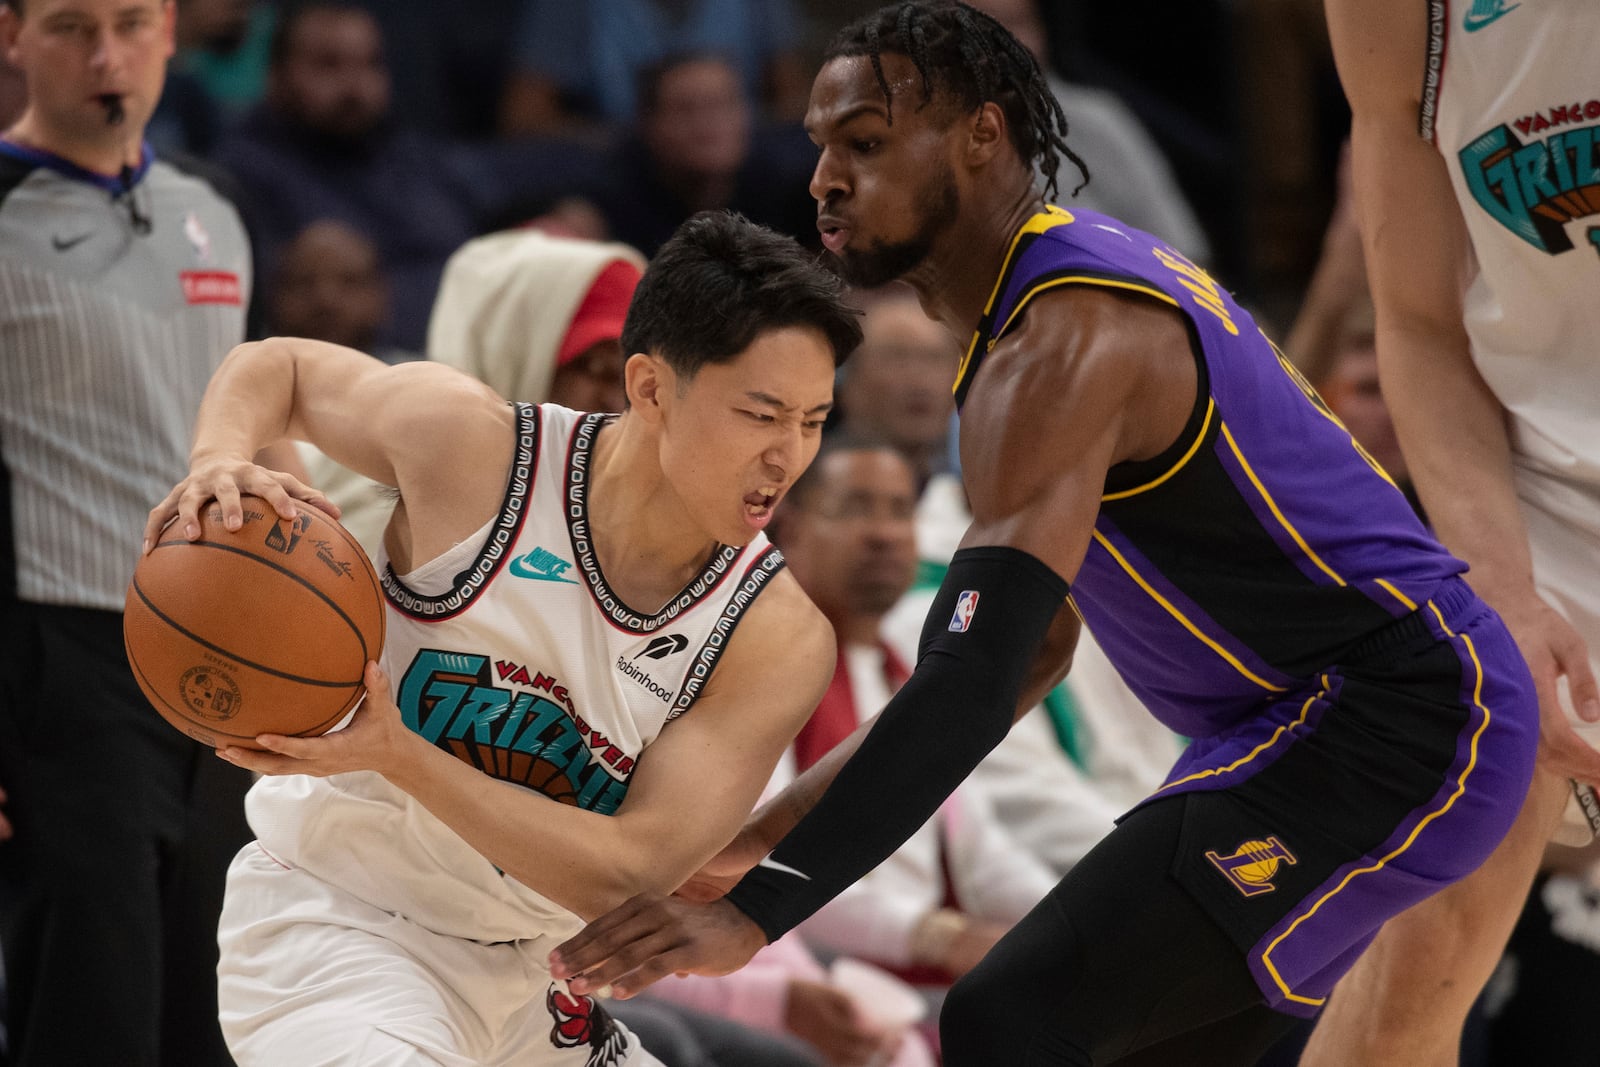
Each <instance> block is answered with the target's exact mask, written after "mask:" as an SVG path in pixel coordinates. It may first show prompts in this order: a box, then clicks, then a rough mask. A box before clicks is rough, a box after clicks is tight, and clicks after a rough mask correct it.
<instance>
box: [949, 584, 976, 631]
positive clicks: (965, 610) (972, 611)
mask: <svg viewBox="0 0 1600 1067" xmlns="http://www.w3.org/2000/svg"><path fill="white" fill-rule="evenodd" d="M977 613H978V591H977V590H976V589H968V590H965V591H964V592H963V593H962V594H961V595H960V596H959V597H957V598H956V613H955V614H954V615H952V616H950V632H951V633H953V634H964V633H966V632H967V627H969V626H971V625H972V617H973V616H974V615H976V614H977Z"/></svg>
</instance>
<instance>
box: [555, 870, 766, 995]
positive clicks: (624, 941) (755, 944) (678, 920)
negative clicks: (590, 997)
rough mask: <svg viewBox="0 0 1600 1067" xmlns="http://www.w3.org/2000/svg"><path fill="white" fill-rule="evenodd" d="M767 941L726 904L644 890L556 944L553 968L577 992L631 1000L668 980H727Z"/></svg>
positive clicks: (749, 922) (731, 906)
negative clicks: (702, 977) (706, 977)
mask: <svg viewBox="0 0 1600 1067" xmlns="http://www.w3.org/2000/svg"><path fill="white" fill-rule="evenodd" d="M766 943H767V939H766V935H765V934H763V933H762V932H761V928H760V927H759V926H757V925H756V924H755V923H753V922H751V921H750V919H749V918H748V917H746V915H745V914H744V912H742V911H740V910H739V909H738V908H736V907H734V906H733V905H732V904H729V903H728V902H727V901H725V900H716V901H712V902H711V903H709V904H691V903H690V902H688V901H686V900H683V899H681V898H678V897H668V896H663V895H662V894H660V893H651V892H646V893H640V894H639V895H637V896H635V897H632V898H630V899H629V900H627V901H625V902H623V903H622V904H620V905H618V906H617V907H615V908H613V909H611V910H610V911H609V912H607V913H606V914H604V915H602V916H600V917H599V918H598V919H596V920H594V921H593V922H591V923H590V924H589V925H588V926H586V927H584V928H583V930H582V931H581V932H580V933H578V934H577V935H575V936H573V937H571V938H569V939H568V940H566V941H564V942H562V943H561V944H560V945H557V946H556V949H555V951H554V952H552V953H550V970H551V972H552V973H553V974H554V975H555V976H556V977H557V978H565V979H567V981H568V984H569V985H570V986H571V988H572V991H573V992H574V993H580V994H582V993H587V994H594V993H595V992H596V991H598V990H602V989H604V988H606V987H608V986H609V987H610V989H611V992H612V993H613V994H614V995H615V996H618V997H622V998H624V999H626V998H627V997H631V996H632V995H633V994H635V993H637V992H639V991H640V990H641V989H643V988H645V986H648V985H650V984H651V983H652V982H654V981H656V980H657V979H658V978H664V977H665V976H667V975H669V974H707V975H723V974H729V973H731V972H733V971H736V970H738V969H739V968H740V967H743V966H744V965H745V964H746V963H749V962H750V957H752V956H754V955H755V954H756V953H757V952H758V951H759V950H760V949H761V947H762V946H764V945H765V944H766Z"/></svg>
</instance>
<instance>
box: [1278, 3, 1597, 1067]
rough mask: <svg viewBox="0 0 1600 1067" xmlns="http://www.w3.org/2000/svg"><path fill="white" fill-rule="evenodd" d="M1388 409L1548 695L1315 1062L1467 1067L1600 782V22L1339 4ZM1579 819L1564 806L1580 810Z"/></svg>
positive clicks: (1327, 1018)
mask: <svg viewBox="0 0 1600 1067" xmlns="http://www.w3.org/2000/svg"><path fill="white" fill-rule="evenodd" d="M1328 17H1329V23H1330V27H1331V30H1332V35H1333V43H1334V51H1335V55H1336V58H1337V60H1338V64H1339V71H1340V74H1341V76H1342V78H1343V81H1344V85H1345V92H1346V93H1347V94H1348V96H1349V98H1350V103H1351V106H1352V108H1353V110H1354V113H1355V125H1354V132H1353V141H1354V164H1355V189H1356V197H1357V203H1358V209H1359V212H1360V219H1361V227H1362V234H1363V241H1364V244H1365V246H1366V256H1367V264H1368V271H1369V275H1370V279H1371V282H1372V288H1373V293H1374V297H1375V300H1376V303H1377V310H1378V356H1379V361H1380V365H1381V368H1382V375H1383V380H1384V390H1383V391H1384V395H1385V396H1386V397H1387V398H1388V400H1389V404H1390V406H1391V408H1392V409H1393V412H1394V419H1395V424H1396V427H1397V429H1398V430H1399V433H1400V438H1401V444H1402V446H1403V447H1404V450H1405V453H1406V460H1407V463H1408V465H1409V467H1410V469H1411V472H1412V476H1413V477H1414V478H1415V480H1416V485H1417V488H1418V490H1419V491H1420V493H1421V496H1422V502H1423V504H1424V505H1425V506H1426V507H1427V510H1428V515H1429V516H1430V517H1431V518H1432V520H1433V522H1434V524H1435V526H1436V527H1437V530H1438V533H1439V535H1440V536H1441V538H1442V539H1443V541H1444V543H1445V544H1446V545H1447V546H1448V547H1449V548H1450V549H1451V550H1452V551H1453V552H1455V554H1456V555H1458V556H1460V557H1461V558H1462V559H1465V560H1466V561H1467V562H1468V563H1469V564H1470V565H1471V567H1472V573H1471V579H1472V584H1473V587H1474V588H1476V589H1477V590H1478V591H1479V592H1480V594H1481V595H1482V596H1483V598H1484V599H1485V600H1487V601H1488V602H1489V604H1490V605H1491V606H1493V607H1494V608H1495V609H1496V610H1498V611H1499V613H1500V614H1501V615H1502V616H1503V617H1504V618H1505V620H1506V622H1507V623H1508V624H1509V625H1510V627H1511V630H1512V633H1513V634H1514V635H1515V636H1516V637H1517V641H1518V644H1519V645H1520V647H1521V649H1522V652H1523V654H1524V655H1525V656H1526V657H1527V660H1528V664H1529V666H1530V667H1531V668H1532V669H1533V676H1534V679H1535V681H1536V683H1537V685H1538V689H1539V697H1540V712H1541V719H1542V720H1543V721H1542V731H1541V732H1542V746H1541V749H1542V760H1541V771H1540V773H1539V774H1537V775H1536V777H1535V779H1534V783H1533V787H1532V789H1531V790H1530V792H1529V795H1528V799H1527V802H1526V804H1525V806H1524V808H1523V811H1522V815H1521V818H1520V819H1519V822H1518V824H1517V825H1516V826H1515V827H1514V828H1513V829H1512V831H1511V833H1510V834H1509V835H1508V836H1507V837H1506V839H1505V842H1504V843H1503V844H1502V845H1501V847H1500V849H1499V850H1498V851H1497V852H1496V853H1495V854H1494V855H1493V856H1492V857H1491V858H1490V859H1489V860H1488V861H1487V862H1486V863H1485V864H1484V866H1483V867H1481V868H1480V869H1479V870H1478V872H1477V873H1476V874H1474V875H1473V876H1471V877H1469V878H1468V879H1466V880H1465V881H1463V882H1460V883H1458V884H1457V885H1456V886H1454V887H1453V888H1451V889H1448V890H1446V891H1445V892H1442V893H1440V894H1438V895H1437V896H1434V897H1432V898H1430V899H1428V900H1427V901H1425V902H1423V903H1422V904H1420V905H1418V906H1417V907H1415V908H1414V909H1412V910H1411V911H1410V912H1407V913H1405V914H1403V915H1401V916H1400V917H1399V918H1396V919H1394V920H1391V921H1390V922H1389V924H1388V925H1387V926H1386V927H1385V929H1384V930H1383V932H1382V933H1381V934H1380V935H1379V937H1378V939H1377V941H1376V942H1375V943H1374V944H1373V947H1372V948H1371V949H1370V950H1369V951H1368V952H1367V954H1366V956H1365V957H1363V959H1362V960H1361V962H1360V963H1358V964H1357V965H1356V967H1355V969H1354V970H1352V971H1351V972H1350V973H1349V975H1348V976H1347V977H1346V978H1345V979H1344V980H1343V981H1342V982H1341V983H1340V984H1339V986H1338V988H1337V991H1336V992H1335V994H1334V996H1333V998H1332V1000H1331V1002H1330V1004H1329V1007H1328V1009H1327V1011H1326V1012H1325V1013H1324V1016H1323V1018H1322V1020H1321V1022H1320V1023H1319V1024H1318V1028H1317V1032H1316V1034H1315V1035H1314V1036H1313V1039H1312V1043H1311V1047H1310V1049H1309V1050H1308V1052H1307V1054H1306V1057H1305V1059H1304V1060H1303V1061H1302V1062H1303V1063H1304V1064H1307V1065H1312V1064H1315V1065H1317V1067H1335V1065H1336V1067H1346V1065H1349V1064H1354V1063H1360V1064H1363V1065H1385V1064H1396V1065H1399V1064H1404V1065H1406V1067H1431V1065H1435V1064H1454V1063H1455V1062H1456V1061H1457V1055H1458V1049H1459V1046H1460V1040H1461V1027H1462V1023H1463V1022H1464V1020H1465V1018H1466V1015H1467V1011H1468V1009H1469V1008H1470V1007H1471V1005H1472V1002H1473V1000H1474V999H1475V998H1476V996H1477V993H1478V991H1479V990H1480V989H1481V988H1482V986H1483V984H1484V982H1485V981H1486V980H1487V979H1488V977H1489V974H1490V972H1491V971H1492V970H1493V968H1494V966H1495V963H1496V962H1497V960H1498V959H1499V957H1500V953H1501V950H1502V948H1503V946H1504V945H1505V942H1506V939H1507V937H1508V936H1509V934H1510V932H1511V928H1512V924H1513V923H1514V921H1515V919H1516V917H1517V913H1518V911H1519V910H1520V908H1521V906H1522V902H1523V898H1524V896H1525V895H1526V893H1527V890H1528V886H1529V884H1530V882H1531V881H1532V879H1533V876H1534V873H1535V871H1536V868H1537V866H1538V864H1539V861H1540V857H1541V855H1542V853H1543V849H1544V846H1545V843H1546V842H1547V841H1548V840H1550V839H1551V837H1552V835H1556V836H1557V838H1558V839H1560V840H1566V841H1572V840H1576V841H1582V840H1586V839H1587V837H1588V836H1589V827H1588V823H1589V818H1586V817H1585V810H1584V808H1585V806H1588V811H1587V814H1588V816H1589V817H1593V816H1594V815H1596V814H1600V812H1596V811H1595V809H1594V808H1593V806H1592V805H1593V795H1592V793H1590V792H1589V791H1588V790H1587V789H1586V788H1584V787H1583V786H1582V785H1579V786H1576V787H1574V786H1573V785H1571V784H1570V783H1569V779H1571V780H1572V781H1575V782H1577V783H1592V782H1596V781H1600V753H1597V752H1596V751H1595V748H1594V747H1592V746H1593V745H1595V744H1596V743H1597V739H1600V729H1597V727H1596V726H1595V723H1596V720H1600V692H1597V690H1596V685H1595V673H1596V670H1597V667H1596V663H1595V657H1596V654H1597V653H1600V570H1597V569H1596V560H1600V156H1597V154H1596V148H1597V147H1600V145H1597V140H1596V138H1597V137H1600V75H1597V74H1596V72H1595V65H1594V55H1595V52H1596V50H1597V48H1600V9H1597V8H1596V7H1595V5H1594V3H1593V0H1520V2H1519V0H1453V2H1446V0H1431V2H1430V0H1406V2H1403V3H1396V2H1395V0H1329V3H1328ZM1564 813H1565V814H1564Z"/></svg>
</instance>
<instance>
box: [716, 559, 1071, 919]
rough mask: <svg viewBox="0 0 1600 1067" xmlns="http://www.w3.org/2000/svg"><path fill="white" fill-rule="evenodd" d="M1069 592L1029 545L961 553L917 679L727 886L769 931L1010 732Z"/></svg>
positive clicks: (829, 894) (912, 819)
mask: <svg viewBox="0 0 1600 1067" xmlns="http://www.w3.org/2000/svg"><path fill="white" fill-rule="evenodd" d="M1066 596H1067V583H1066V582H1065V581H1064V580H1062V578H1061V577H1060V576H1059V575H1057V574H1056V573H1055V572H1054V571H1052V570H1051V569H1050V568H1049V567H1047V566H1045V565H1044V564H1043V563H1042V562H1040V561H1039V560H1038V559H1036V558H1035V557H1033V556H1031V555H1029V554H1028V553H1026V552H1021V551H1018V550H1017V549H1014V548H1006V547H997V546H991V547H983V548H967V549H962V550H961V551H959V552H957V553H956V554H955V558H954V559H952V560H951V562H950V571H949V573H948V574H946V576H945V580H944V584H943V585H942V586H940V588H939V595H938V596H937V597H935V598H934V601H933V606H932V607H931V608H929V609H928V619H927V622H926V623H925V624H924V625H923V631H922V647H921V655H920V657H919V658H918V660H917V669H916V671H915V672H913V674H912V675H911V679H910V680H909V681H907V682H906V684H905V685H904V686H902V687H901V689H900V691H899V692H898V693H897V694H895V697H894V699H893V700H891V701H889V704H888V706H887V707H886V708H884V710H883V713H882V715H880V716H879V718H878V721H877V722H876V723H874V724H873V727H872V729H871V731H869V732H868V734H867V736H866V737H865V738H864V739H863V740H862V743H861V747H860V748H859V749H858V750H857V751H856V752H855V754H854V755H852V756H851V757H850V759H849V761H848V762H846V763H845V765H844V766H843V767H841V768H840V770H839V774H838V776H837V777H836V778H835V779H834V781H833V784H832V785H830V786H829V787H828V789H827V791H826V792H825V793H824V794H823V795H822V797H821V798H820V799H819V800H818V801H817V805H816V807H815V808H813V809H812V810H811V811H810V813H808V814H807V815H806V816H805V817H804V818H803V819H801V820H800V822H799V823H798V824H797V825H796V826H795V828H794V829H793V830H791V831H790V832H789V834H788V836H787V837H785V838H784V839H783V841H782V842H780V843H779V845H778V847H777V848H776V849H774V850H773V852H772V854H771V855H770V856H769V857H767V858H766V859H765V860H763V861H762V862H761V864H760V865H759V866H757V867H754V868H752V869H751V871H750V873H749V874H747V875H745V877H744V879H743V880H742V881H741V882H740V883H739V884H738V885H736V886H734V887H733V889H732V891H731V892H729V893H728V900H729V901H730V902H731V903H732V904H733V905H734V906H735V907H737V908H738V909H739V910H740V911H742V912H744V913H745V914H746V915H748V916H749V917H750V918H751V920H752V921H754V922H755V923H756V925H758V926H760V927H761V929H762V930H763V931H764V932H765V933H766V935H767V939H768V941H775V940H777V939H778V938H779V937H780V936H782V935H783V934H784V933H785V932H786V931H788V930H790V929H791V928H793V927H794V926H795V925H797V924H798V923H800V922H801V921H802V920H804V919H805V918H806V917H807V916H809V915H810V914H811V913H813V912H814V911H816V910H817V909H818V908H820V907H822V905H824V904H826V903H827V902H828V901H830V900H832V899H833V898H834V897H835V896H837V895H838V894H839V893H840V892H842V891H843V890H844V889H845V888H847V887H848V886H850V885H851V884H852V883H854V882H855V881H856V880H857V879H859V878H860V877H861V876H862V875H864V874H866V873H867V872H868V871H870V870H872V869H873V868H874V867H876V866H877V865H878V864H879V863H882V862H883V861H884V859H886V858H887V857H888V856H889V855H890V854H891V853H893V852H894V850H895V849H897V848H899V847H900V845H901V844H903V843H904V842H905V840H906V839H907V838H909V837H910V836H911V835H912V834H913V833H915V832H916V831H917V828H918V827H920V826H922V824H923V823H925V822H927V821H928V819H930V818H932V817H933V814H934V812H936V811H937V810H938V809H939V805H940V804H941V803H943V802H944V799H945V798H946V797H948V796H949V795H950V794H951V793H952V792H954V791H955V788H956V787H957V786H958V785H960V784H961V782H962V780H963V779H965V778H966V777H967V775H968V774H970V773H971V772H972V769H973V768H974V767H976V766H977V765H978V762H979V761H980V760H982V759H983V757H984V756H985V755H987V754H988V753H989V751H990V749H992V748H994V746H995V745H997V744H999V743H1000V741H1001V739H1003V738H1004V737H1005V735H1006V732H1007V731H1008V730H1010V728H1011V722H1012V717H1013V715H1014V714H1015V711H1016V705H1017V700H1018V699H1019V698H1020V697H1021V693H1022V686H1023V683H1024V680H1025V679H1026V678H1027V675H1028V669H1029V668H1030V667H1031V666H1032V665H1033V660H1034V657H1035V656H1036V655H1037V654H1038V651H1039V646H1040V645H1041V644H1042V643H1043V641H1044V638H1045V634H1046V632H1047V631H1048V630H1049V629H1050V624H1051V623H1052V622H1053V621H1054V620H1055V617H1056V612H1057V611H1059V610H1060V608H1061V605H1062V602H1063V601H1064V600H1065V599H1066Z"/></svg>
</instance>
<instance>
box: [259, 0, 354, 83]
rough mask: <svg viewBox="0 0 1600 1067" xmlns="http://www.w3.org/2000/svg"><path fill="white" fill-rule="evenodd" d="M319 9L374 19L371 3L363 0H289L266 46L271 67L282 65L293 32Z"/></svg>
mask: <svg viewBox="0 0 1600 1067" xmlns="http://www.w3.org/2000/svg"><path fill="white" fill-rule="evenodd" d="M320 11H329V12H332V13H334V14H336V15H365V16H367V17H368V18H372V19H374V20H375V19H376V18H377V16H376V15H374V14H373V11H372V5H371V4H370V3H368V2H365V0H289V2H288V3H286V4H283V5H281V7H280V9H279V11H278V19H277V25H276V26H274V27H273V30H272V41H271V43H270V44H269V45H268V46H267V65H268V66H269V67H271V68H273V69H276V68H278V67H281V66H283V61H284V60H285V59H287V58H289V45H290V42H291V41H293V39H294V33H295V31H296V30H298V29H299V28H300V23H301V22H302V21H304V20H305V18H306V16H308V15H314V14H316V13H317V12H320Z"/></svg>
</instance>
